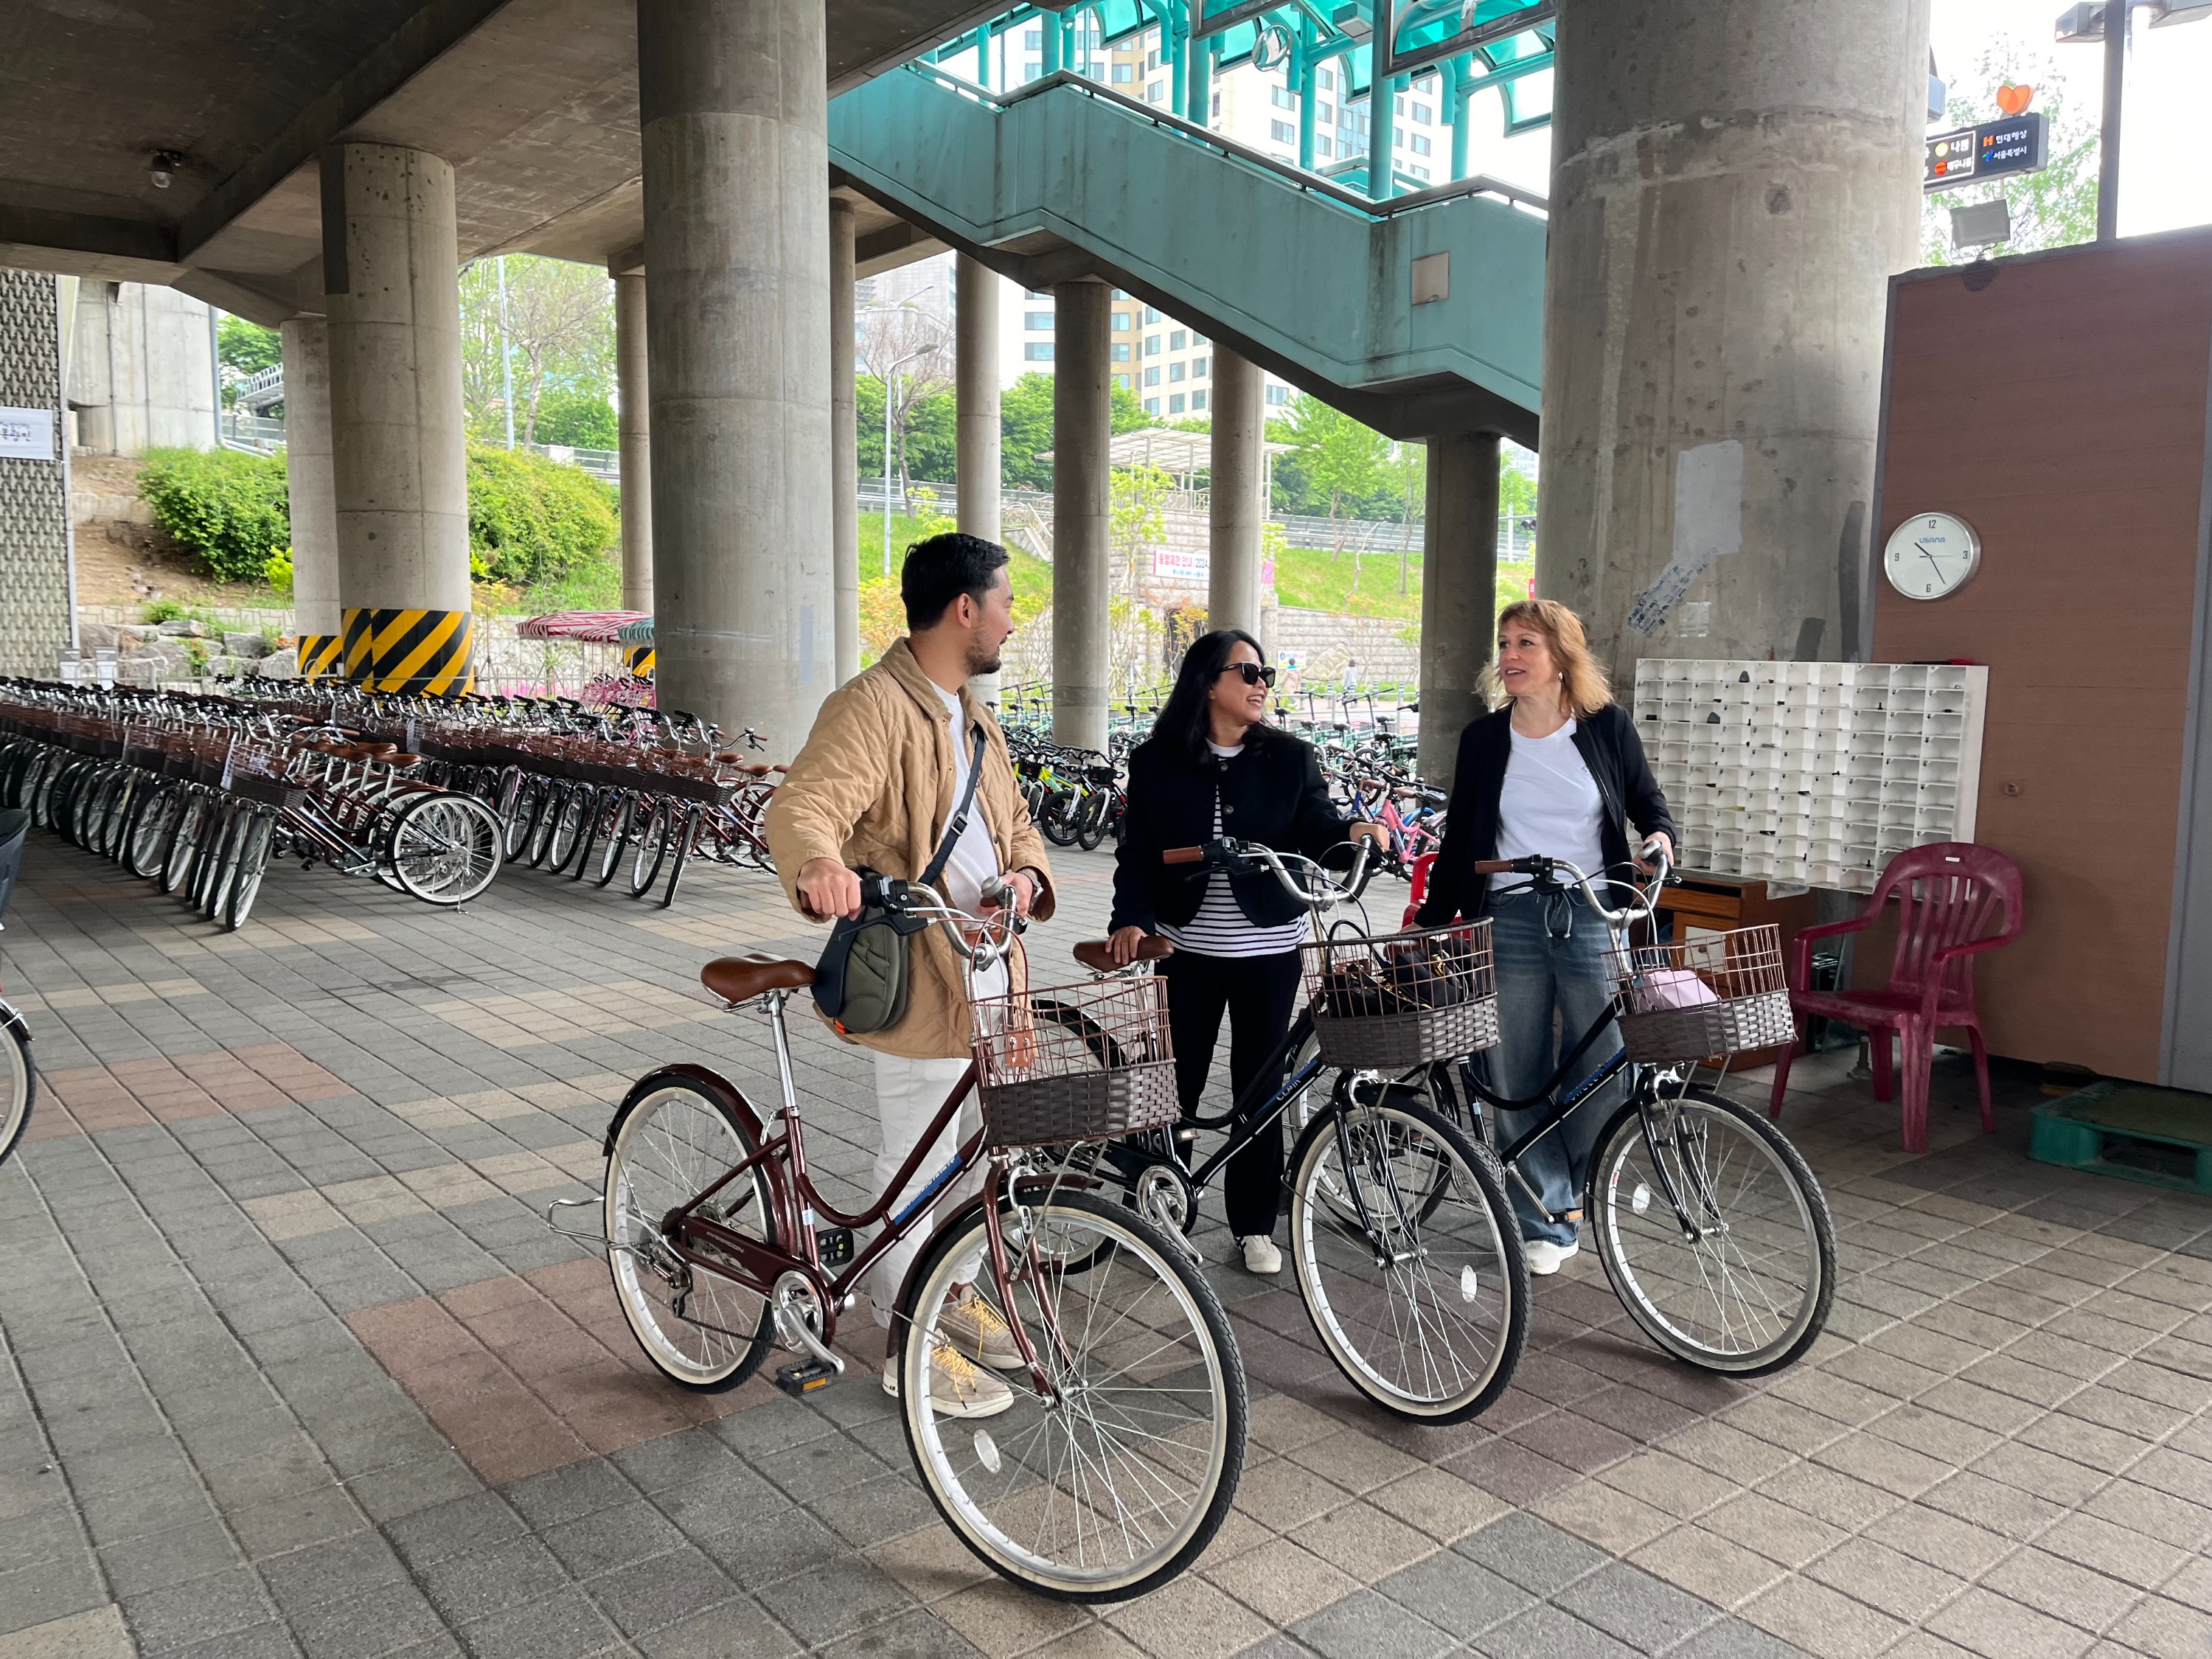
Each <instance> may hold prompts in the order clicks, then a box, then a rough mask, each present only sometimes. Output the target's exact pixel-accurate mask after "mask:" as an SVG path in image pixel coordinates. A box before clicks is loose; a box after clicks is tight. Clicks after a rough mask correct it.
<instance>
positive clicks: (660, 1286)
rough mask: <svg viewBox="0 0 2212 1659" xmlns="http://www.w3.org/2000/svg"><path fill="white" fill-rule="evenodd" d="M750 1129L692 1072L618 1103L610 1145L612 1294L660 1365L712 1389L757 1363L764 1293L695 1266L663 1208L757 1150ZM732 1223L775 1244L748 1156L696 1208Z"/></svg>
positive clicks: (764, 1339) (763, 1189) (764, 1330)
mask: <svg viewBox="0 0 2212 1659" xmlns="http://www.w3.org/2000/svg"><path fill="white" fill-rule="evenodd" d="M754 1150H755V1148H754V1146H753V1139H752V1136H751V1135H750V1134H749V1133H747V1132H746V1129H745V1127H744V1124H743V1123H741V1122H740V1121H738V1119H737V1118H736V1117H735V1116H733V1115H732V1114H731V1113H730V1112H729V1111H728V1109H726V1108H725V1107H724V1106H723V1105H722V1104H721V1103H720V1102H719V1101H717V1100H715V1099H714V1097H712V1096H710V1095H708V1094H707V1093H706V1092H705V1091H702V1090H701V1089H699V1088H697V1087H696V1086H694V1085H690V1084H688V1083H674V1082H671V1083H669V1084H668V1085H665V1086H664V1087H662V1088H659V1089H656V1090H654V1091H653V1092H652V1093H651V1094H648V1095H647V1096H646V1097H645V1098H644V1099H642V1100H641V1101H639V1102H638V1103H637V1104H636V1105H635V1106H634V1107H633V1108H631V1109H629V1111H628V1112H626V1113H624V1114H623V1119H622V1121H621V1123H620V1124H619V1125H618V1126H617V1128H616V1130H615V1136H614V1146H613V1150H612V1151H611V1152H610V1153H609V1154H608V1156H607V1181H606V1230H607V1265H608V1267H610V1268H611V1269H612V1270H613V1273H614V1280H615V1300H616V1301H617V1302H619V1303H621V1304H622V1310H623V1317H625V1318H626V1319H628V1320H629V1328H630V1332H631V1334H633V1335H635V1337H636V1338H637V1341H638V1346H640V1347H641V1348H643V1349H644V1350H645V1357H646V1358H648V1359H650V1360H651V1361H652V1362H653V1364H655V1365H656V1366H658V1367H659V1369H660V1370H661V1372H662V1373H663V1374H664V1375H665V1376H669V1377H671V1378H673V1379H674V1380H675V1381H677V1382H678V1383H682V1384H684V1387H685V1388H687V1389H702V1390H705V1391H708V1392H714V1393H719V1392H720V1391H721V1390H722V1389H733V1388H735V1387H736V1386H737V1385H738V1383H742V1382H744V1380H745V1379H746V1378H747V1377H748V1376H751V1375H752V1374H753V1371H754V1370H755V1369H756V1368H757V1366H758V1365H759V1364H760V1362H761V1357H762V1356H763V1354H765V1353H766V1352H768V1347H769V1337H770V1335H771V1334H772V1333H773V1331H774V1328H775V1325H774V1321H773V1320H772V1318H771V1317H770V1316H769V1305H768V1298H767V1297H764V1296H762V1295H761V1294H760V1293H759V1292H758V1291H753V1290H750V1289H749V1288H747V1287H746V1286H744V1285H740V1284H738V1282H737V1281H736V1280H735V1279H725V1278H723V1277H722V1276H721V1275H720V1274H719V1273H713V1272H710V1271H708V1269H706V1268H703V1267H694V1266H692V1265H691V1264H690V1262H688V1261H684V1259H683V1258H682V1257H681V1256H678V1255H677V1254H676V1253H675V1252H674V1251H672V1250H671V1249H669V1248H668V1245H667V1243H666V1241H665V1239H664V1238H663V1237H662V1236H661V1230H660V1222H661V1218H662V1217H663V1216H665V1215H666V1214H667V1213H668V1212H670V1211H671V1210H673V1209H675V1208H677V1207H678V1206H679V1205H682V1204H685V1203H688V1202H689V1201H690V1200H691V1199H693V1198H694V1197H696V1196H697V1195H698V1194H701V1193H703V1192H705V1191H706V1190H707V1188H708V1187H710V1186H712V1185H713V1184H714V1182H716V1181H717V1180H719V1179H720V1177H721V1176H722V1173H723V1171H724V1170H728V1169H730V1168H731V1167H732V1166H733V1165H735V1164H742V1163H744V1161H745V1159H747V1158H750V1157H751V1156H752V1154H753V1152H754ZM701 1213H702V1215H704V1216H706V1217H707V1218H709V1219H711V1220H714V1221H717V1222H720V1224H721V1225H723V1226H725V1227H727V1228H729V1229H731V1230H732V1231H735V1232H740V1233H743V1234H744V1235H745V1236H746V1237H750V1238H756V1239H758V1240H760V1241H761V1242H762V1243H766V1244H769V1245H770V1246H773V1245H775V1242H776V1237H775V1215H774V1213H773V1212H772V1210H771V1208H770V1206H769V1190H768V1176H766V1174H765V1173H764V1172H763V1171H762V1170H760V1169H758V1168H757V1167H756V1168H755V1169H754V1170H753V1171H752V1173H751V1174H750V1176H739V1177H738V1179H737V1180H735V1181H733V1182H731V1183H730V1184H729V1185H728V1186H726V1187H725V1188H722V1190H721V1191H720V1193H718V1194H715V1195H714V1200H713V1201H712V1202H711V1203H710V1204H709V1205H708V1206H706V1207H705V1208H704V1209H702V1211H701Z"/></svg>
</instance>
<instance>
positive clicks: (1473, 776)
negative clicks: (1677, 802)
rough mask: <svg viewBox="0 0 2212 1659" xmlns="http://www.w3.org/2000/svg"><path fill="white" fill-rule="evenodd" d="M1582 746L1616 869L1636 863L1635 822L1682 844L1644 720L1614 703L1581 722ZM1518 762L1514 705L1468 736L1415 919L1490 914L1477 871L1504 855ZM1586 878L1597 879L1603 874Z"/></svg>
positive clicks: (1424, 922)
mask: <svg viewBox="0 0 2212 1659" xmlns="http://www.w3.org/2000/svg"><path fill="white" fill-rule="evenodd" d="M1574 744H1575V750H1576V752H1577V753H1578V754H1579V755H1581V756H1582V757H1583V765H1585V766H1587V767H1589V773H1590V776H1591V778H1592V779H1593V780H1594V781H1595V782H1596V784H1597V792H1598V794H1599V796H1600V798H1601V799H1602V800H1603V801H1604V803H1605V808H1604V814H1603V816H1602V817H1601V819H1600V820H1599V823H1598V844H1599V845H1600V846H1601V848H1603V849H1604V851H1605V861H1606V864H1607V867H1608V868H1609V867H1611V866H1614V865H1620V864H1627V863H1628V862H1630V860H1631V857H1632V854H1630V852H1629V847H1628V831H1627V829H1626V827H1625V826H1626V823H1634V824H1635V825H1636V829H1637V832H1638V835H1641V836H1650V835H1654V834H1656V833H1658V832H1660V831H1662V830H1663V831H1664V832H1665V833H1666V835H1667V836H1668V839H1669V840H1671V841H1674V842H1677V843H1679V842H1680V840H1681V836H1680V835H1679V834H1678V833H1677V832H1676V830H1675V829H1674V818H1673V817H1671V816H1670V815H1669V814H1668V811H1667V798H1666V796H1664V795H1662V794H1661V793H1659V784H1658V781H1657V780H1656V779H1655V778H1653V777H1652V775H1651V765H1650V762H1649V761H1647V760H1646V759H1645V758H1644V740H1643V739H1642V738H1639V737H1638V736H1637V735H1636V722H1635V721H1634V720H1631V719H1630V718H1629V715H1628V711H1627V710H1626V709H1625V708H1622V707H1621V706H1620V704H1619V703H1617V702H1615V703H1607V705H1606V706H1605V707H1604V708H1601V709H1599V710H1598V711H1597V713H1595V714H1592V715H1591V716H1590V717H1589V719H1588V720H1577V722H1576V723H1575V736H1574ZM1512 757H1513V710H1512V708H1510V706H1508V707H1506V708H1501V709H1499V710H1498V712H1497V713H1496V714H1488V715H1486V716H1484V717H1483V718H1482V719H1481V720H1475V721H1473V722H1471V723H1470V724H1469V725H1468V728H1467V730H1466V731H1464V732H1461V733H1460V739H1459V769H1458V771H1457V772H1455V773H1454V774H1453V775H1452V791H1451V806H1450V808H1449V811H1448V812H1447V814H1446V816H1445V818H1444V839H1443V846H1442V847H1440V848H1437V861H1436V863H1435V864H1434V865H1432V866H1430V869H1429V886H1428V891H1427V893H1426V894H1425V896H1423V898H1422V900H1421V909H1420V914H1419V915H1418V916H1417V917H1415V918H1414V920H1415V921H1416V922H1418V923H1419V926H1421V927H1443V925H1444V924H1445V923H1447V922H1450V921H1457V920H1458V919H1459V918H1461V917H1462V916H1468V917H1474V916H1479V915H1481V914H1482V907H1483V902H1484V901H1485V899H1486V898H1487V897H1488V896H1489V891H1490V878H1489V877H1487V876H1479V875H1477V874H1475V872H1474V864H1475V862H1476V860H1480V859H1494V858H1496V857H1497V856H1498V795H1499V793H1500V792H1501V791H1503V790H1504V787H1505V765H1506V763H1507V762H1508V761H1510V759H1511V758H1512ZM1586 873H1588V874H1589V875H1590V876H1591V877H1593V878H1595V877H1596V876H1597V875H1599V874H1600V873H1601V872H1598V871H1595V870H1592V871H1589V872H1586Z"/></svg>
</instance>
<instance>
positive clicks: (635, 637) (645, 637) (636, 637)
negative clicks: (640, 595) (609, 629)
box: [616, 611, 653, 645]
mask: <svg viewBox="0 0 2212 1659" xmlns="http://www.w3.org/2000/svg"><path fill="white" fill-rule="evenodd" d="M622 614H623V615H624V616H627V617H629V621H628V622H626V623H623V625H622V629H621V630H620V632H619V633H617V635H616V637H617V639H619V640H620V641H622V643H623V644H624V645H651V644H652V643H653V618H652V617H647V616H643V615H641V614H640V613H639V612H637V611H624V612H623V613H622Z"/></svg>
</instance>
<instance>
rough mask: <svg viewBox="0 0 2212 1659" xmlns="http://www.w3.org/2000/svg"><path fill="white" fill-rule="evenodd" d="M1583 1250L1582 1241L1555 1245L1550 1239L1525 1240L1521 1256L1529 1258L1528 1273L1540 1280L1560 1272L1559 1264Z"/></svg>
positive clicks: (1523, 1240)
mask: <svg viewBox="0 0 2212 1659" xmlns="http://www.w3.org/2000/svg"><path fill="white" fill-rule="evenodd" d="M1580 1249H1582V1244H1581V1243H1580V1241H1577V1242H1576V1243H1572V1244H1554V1243H1552V1241H1551V1240H1549V1239H1548V1238H1524V1239H1522V1241H1521V1254H1522V1255H1525V1256H1526V1257H1528V1271H1529V1272H1530V1273H1534V1274H1535V1275H1536V1276H1537V1277H1538V1278H1540V1279H1541V1278H1542V1277H1544V1276H1545V1275H1546V1274H1548V1273H1557V1272H1559V1264H1560V1263H1561V1262H1562V1261H1565V1260H1566V1259H1567V1258H1568V1257H1569V1256H1571V1255H1574V1254H1575V1253H1576V1252H1577V1251H1578V1250H1580Z"/></svg>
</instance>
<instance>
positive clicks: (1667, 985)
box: [1636, 968, 1720, 1013]
mask: <svg viewBox="0 0 2212 1659" xmlns="http://www.w3.org/2000/svg"><path fill="white" fill-rule="evenodd" d="M1719 1000H1720V998H1719V997H1717V996H1716V995H1715V994H1713V987H1711V986H1710V985H1708V984H1706V983H1705V981H1703V980H1701V979H1699V977H1698V976H1697V975H1695V974H1693V973H1692V972H1691V971H1690V970H1689V969H1686V968H1654V969H1651V970H1650V972H1648V973H1644V974H1640V975H1638V976H1637V981H1636V1003H1637V1006H1638V1008H1640V1009H1641V1010H1642V1011H1643V1012H1645V1013H1656V1012H1658V1011H1659V1010H1660V1009H1662V1008H1702V1007H1704V1006H1705V1005H1706V1004H1707V1003H1711V1002H1718V1001H1719Z"/></svg>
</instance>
